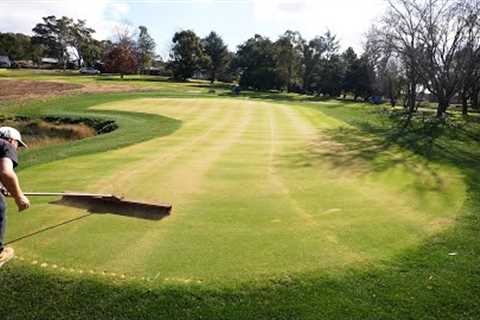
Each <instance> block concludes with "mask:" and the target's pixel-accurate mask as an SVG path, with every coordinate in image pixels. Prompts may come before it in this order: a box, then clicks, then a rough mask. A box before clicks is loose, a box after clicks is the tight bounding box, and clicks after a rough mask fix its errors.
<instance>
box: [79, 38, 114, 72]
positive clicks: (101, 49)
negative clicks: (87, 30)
mask: <svg viewBox="0 0 480 320" xmlns="http://www.w3.org/2000/svg"><path fill="white" fill-rule="evenodd" d="M112 46H113V44H112V42H111V41H110V40H102V41H98V40H95V39H92V41H89V42H86V43H84V44H83V45H82V55H83V62H84V64H85V65H87V66H89V67H93V66H95V65H96V64H97V62H98V61H100V60H102V59H103V57H105V55H106V53H107V52H108V51H110V49H112Z"/></svg>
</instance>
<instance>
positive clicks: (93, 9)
mask: <svg viewBox="0 0 480 320" xmlns="http://www.w3.org/2000/svg"><path fill="white" fill-rule="evenodd" d="M129 10H130V8H129V5H128V4H127V3H118V2H117V3H115V2H114V1H113V0H0V32H22V33H25V34H31V33H32V28H33V27H34V26H35V25H36V24H37V23H39V22H41V21H42V17H45V16H49V15H55V16H57V17H61V16H67V17H71V18H74V19H84V20H87V25H88V26H89V27H92V28H93V29H95V30H96V33H95V34H94V37H95V38H97V39H106V38H108V37H110V35H111V34H112V30H113V29H114V27H115V26H116V25H117V24H119V23H120V22H121V21H122V20H123V19H124V18H125V17H126V15H127V14H128V12H129Z"/></svg>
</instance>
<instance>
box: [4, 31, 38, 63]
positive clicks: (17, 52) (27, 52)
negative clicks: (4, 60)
mask: <svg viewBox="0 0 480 320" xmlns="http://www.w3.org/2000/svg"><path fill="white" fill-rule="evenodd" d="M39 49H40V47H39V46H35V45H33V44H32V39H31V37H30V36H27V35H25V34H21V33H1V32H0V55H6V56H8V57H9V58H10V59H11V60H14V61H15V60H36V56H37V55H38V54H39V52H38V51H39Z"/></svg>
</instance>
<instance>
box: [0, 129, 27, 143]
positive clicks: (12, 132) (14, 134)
mask: <svg viewBox="0 0 480 320" xmlns="http://www.w3.org/2000/svg"><path fill="white" fill-rule="evenodd" d="M0 138H4V139H13V140H17V141H18V143H19V145H20V146H22V147H25V148H28V146H27V144H26V143H25V142H23V141H22V136H21V135H20V132H18V130H17V129H15V128H12V127H0Z"/></svg>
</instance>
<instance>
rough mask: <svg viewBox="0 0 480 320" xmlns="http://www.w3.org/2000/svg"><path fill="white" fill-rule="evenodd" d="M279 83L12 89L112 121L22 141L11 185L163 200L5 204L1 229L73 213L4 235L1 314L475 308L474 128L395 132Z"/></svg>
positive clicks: (40, 106)
mask: <svg viewBox="0 0 480 320" xmlns="http://www.w3.org/2000/svg"><path fill="white" fill-rule="evenodd" d="M274 97H275V96H274ZM254 98H257V99H254ZM282 99H283V100H282ZM276 100H281V101H280V102H281V103H278V102H279V101H276V102H275V101H273V100H272V96H266V97H262V98H261V99H259V97H258V95H256V94H253V95H252V96H251V97H250V98H245V97H242V98H238V99H231V98H216V99H211V98H204V97H191V96H190V97H189V96H188V95H185V97H183V98H182V99H180V97H175V96H172V95H171V94H169V95H168V96H166V95H165V94H161V93H139V94H113V95H95V96H81V97H69V98H60V99H56V100H52V101H51V102H49V103H35V104H30V105H27V106H22V107H21V109H20V110H19V109H17V108H16V107H9V108H8V109H7V110H9V111H10V112H19V111H21V112H23V113H25V114H29V115H33V114H47V113H48V114H73V115H78V116H80V115H82V116H85V115H90V116H94V117H106V118H113V119H116V120H117V121H119V123H123V125H121V126H120V129H119V130H118V131H116V132H113V133H111V134H107V135H105V136H100V137H96V138H93V139H91V140H85V141H82V142H78V143H74V144H71V145H68V146H63V147H62V146H56V147H55V148H58V149H55V153H57V152H58V153H60V152H61V154H59V155H57V154H54V153H53V152H52V151H51V150H50V151H49V152H46V151H43V152H39V154H38V155H34V154H29V153H25V154H23V156H24V157H25V159H26V160H27V164H28V166H27V167H26V168H25V169H23V170H21V171H20V177H21V179H22V181H23V184H24V188H25V189H31V190H35V191H37V190H44V189H46V188H47V189H48V190H51V191H61V190H66V189H70V190H79V191H95V192H96V191H98V192H107V191H108V192H110V191H114V192H123V193H125V195H127V196H129V197H132V198H136V199H142V200H146V201H154V200H158V199H160V200H162V201H171V202H172V203H173V204H174V212H173V214H172V216H171V217H169V218H167V219H165V220H162V221H159V222H151V221H145V220H138V219H134V218H127V217H121V216H115V215H109V214H104V215H92V216H88V217H85V218H82V217H83V215H84V214H85V212H82V211H81V210H78V209H71V208H69V209H67V208H64V207H59V206H54V205H51V204H48V203H47V200H35V202H34V206H33V208H32V209H31V210H30V212H29V213H26V214H24V215H16V214H14V213H11V214H10V222H9V231H8V238H9V239H15V238H18V237H19V236H21V235H24V234H28V233H30V232H33V231H35V230H40V229H42V228H45V227H48V226H54V225H57V224H60V223H61V222H64V221H68V220H70V219H74V218H79V220H76V221H72V222H71V223H68V224H66V225H63V226H59V227H58V228H56V229H53V230H49V231H45V232H42V233H40V234H38V235H36V236H32V237H30V238H27V239H24V240H22V241H19V242H17V243H15V244H14V246H15V249H16V250H17V253H18V255H19V256H20V257H21V258H23V259H24V260H22V261H20V260H16V261H14V262H13V263H11V264H9V265H8V266H7V267H6V268H5V269H3V270H2V272H0V283H1V285H0V286H1V287H0V288H2V290H0V292H1V293H0V301H2V303H0V305H1V307H2V309H3V310H5V312H6V314H8V315H11V316H9V317H7V318H11V319H23V318H25V319H27V318H29V319H34V318H65V319H91V318H102V317H103V318H117V319H129V318H144V319H149V318H169V319H170V318H178V319H193V318H195V319H198V318H230V319H251V318H265V319H271V318H276V319H277V318H278V319H442V318H444V319H475V317H476V316H477V315H478V314H479V312H480V305H479V304H478V301H477V299H476V298H475V297H478V294H480V288H479V287H478V285H476V283H478V280H479V277H480V274H479V273H478V271H475V270H478V269H476V266H477V265H478V262H479V259H478V252H479V251H480V247H479V245H478V241H476V240H475V239H476V237H477V236H478V231H479V230H478V214H477V212H478V207H479V198H478V194H479V193H478V191H479V185H480V184H479V180H480V177H479V175H478V173H477V172H476V171H475V168H478V160H476V159H478V157H477V156H478V145H477V144H476V142H475V140H474V139H469V138H468V136H467V135H461V136H452V135H450V134H445V135H442V136H441V137H440V138H438V139H436V140H435V141H434V142H433V146H432V142H431V141H430V142H429V143H426V142H423V141H422V140H421V139H419V136H418V132H414V133H412V132H403V134H402V135H401V136H400V138H398V139H393V137H392V131H393V130H392V127H391V125H392V123H391V122H389V120H385V119H384V117H383V116H381V115H378V114H372V113H371V111H372V108H370V107H367V106H365V105H357V104H348V103H340V102H336V101H326V102H316V103H302V102H301V101H294V102H292V101H291V100H292V99H289V98H282V96H278V98H277V99H276ZM294 100H302V98H301V97H300V98H298V99H297V98H295V99H294ZM67 102H68V103H69V104H71V107H69V108H67V107H66V103H67ZM87 108H89V109H87ZM134 123H137V124H138V125H137V126H135V125H133V124H134ZM148 132H150V134H148ZM415 135H416V138H417V140H414V139H413V138H414V137H415ZM142 137H143V138H142ZM99 141H103V142H101V143H100V142H99ZM460 142H461V143H460ZM75 146H76V147H75ZM52 150H53V149H52ZM445 150H448V151H450V152H448V153H446V152H445ZM427 151H428V152H427ZM57 156H58V159H60V160H55V159H57ZM34 159H37V160H34ZM453 252H455V253H456V255H449V253H453ZM32 263H35V264H34V265H32ZM45 263H46V264H45ZM42 264H43V267H42ZM54 265H55V266H56V268H54ZM62 268H64V269H62ZM90 272H94V273H95V274H93V275H92V274H90ZM104 273H106V275H104ZM122 275H125V279H124V278H122ZM142 277H145V279H144V280H142ZM26 302H27V303H28V305H30V306H32V310H34V311H30V310H26V309H25V308H24V307H23V306H24V305H25V303H26Z"/></svg>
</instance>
